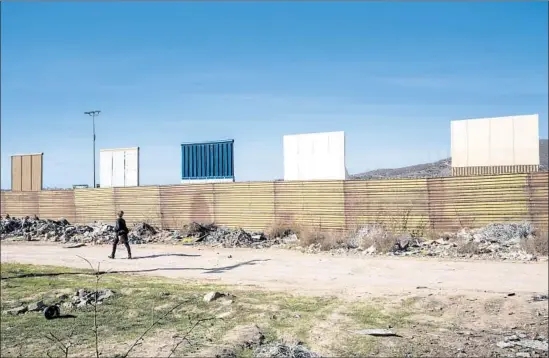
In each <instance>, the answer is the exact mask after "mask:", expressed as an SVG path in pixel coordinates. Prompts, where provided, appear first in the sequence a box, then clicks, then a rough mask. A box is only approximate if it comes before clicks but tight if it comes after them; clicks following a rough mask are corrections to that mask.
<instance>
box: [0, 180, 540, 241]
mask: <svg viewBox="0 0 549 358" xmlns="http://www.w3.org/2000/svg"><path fill="white" fill-rule="evenodd" d="M548 178H549V176H548V173H545V172H543V173H542V172H539V173H530V174H509V175H492V176H472V177H448V178H432V179H398V180H345V181H314V182H299V181H298V182H249V183H215V184H194V185H173V186H144V187H129V188H98V189H75V190H59V191H53V190H52V191H49V190H43V191H39V192H2V194H1V195H2V196H1V198H0V199H1V207H0V212H1V215H2V216H4V215H5V214H9V215H11V216H13V217H22V216H27V215H29V216H33V215H38V216H39V217H40V218H48V219H59V218H61V217H64V218H66V219H67V220H69V221H70V222H71V223H78V224H87V223H90V222H93V221H103V222H109V223H112V222H114V220H115V213H116V211H118V210H124V212H125V218H126V220H127V221H128V223H129V224H133V223H135V222H139V221H145V222H148V223H150V224H153V225H156V226H159V227H162V228H164V229H177V228H180V227H181V226H182V225H183V224H186V223H188V222H191V221H196V222H203V223H204V222H205V223H210V222H215V223H216V224H218V225H226V226H230V227H242V228H244V229H250V230H263V229H265V228H268V227H269V226H271V225H272V224H273V223H275V222H286V223H291V224H293V225H300V226H308V227H316V228H321V229H335V230H345V229H352V228H355V227H357V226H359V225H362V224H366V223H380V222H388V221H389V222H390V221H400V222H401V223H402V221H404V220H405V224H406V226H407V227H408V228H410V229H411V228H414V227H421V228H428V229H431V230H435V231H455V230H459V229H460V228H463V227H480V226H483V225H486V224H488V223H491V222H510V221H523V220H525V221H529V222H532V223H533V224H534V225H536V226H537V227H538V228H540V229H547V226H548V220H549V217H548V186H549V182H548Z"/></svg>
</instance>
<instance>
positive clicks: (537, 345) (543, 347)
mask: <svg viewBox="0 0 549 358" xmlns="http://www.w3.org/2000/svg"><path fill="white" fill-rule="evenodd" d="M515 345H517V346H521V347H524V348H530V349H534V350H537V351H544V352H547V351H548V350H549V344H548V343H547V342H543V341H535V340H533V339H521V340H519V341H518V342H515Z"/></svg>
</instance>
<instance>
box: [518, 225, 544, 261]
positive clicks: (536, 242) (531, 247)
mask: <svg viewBox="0 0 549 358" xmlns="http://www.w3.org/2000/svg"><path fill="white" fill-rule="evenodd" d="M520 244H521V247H522V249H523V250H524V251H526V252H527V253H529V254H532V255H537V256H548V255H549V235H548V233H547V232H546V231H545V232H540V233H538V234H536V235H534V236H532V237H530V238H526V239H523V240H522V242H521V243H520Z"/></svg>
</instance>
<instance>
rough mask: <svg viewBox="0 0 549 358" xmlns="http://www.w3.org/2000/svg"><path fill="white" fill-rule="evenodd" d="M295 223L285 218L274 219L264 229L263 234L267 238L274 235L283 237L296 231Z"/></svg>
mask: <svg viewBox="0 0 549 358" xmlns="http://www.w3.org/2000/svg"><path fill="white" fill-rule="evenodd" d="M297 232H298V231H297V230H296V225H295V224H294V223H291V222H289V221H287V220H277V221H275V222H274V223H273V224H272V225H271V226H270V227H269V228H267V230H265V235H267V237H269V238H275V237H285V236H288V235H290V234H292V233H297Z"/></svg>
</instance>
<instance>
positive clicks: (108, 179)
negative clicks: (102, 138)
mask: <svg viewBox="0 0 549 358" xmlns="http://www.w3.org/2000/svg"><path fill="white" fill-rule="evenodd" d="M99 186H100V187H101V188H112V187H126V186H139V147H135V148H119V149H101V150H100V151H99Z"/></svg>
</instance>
